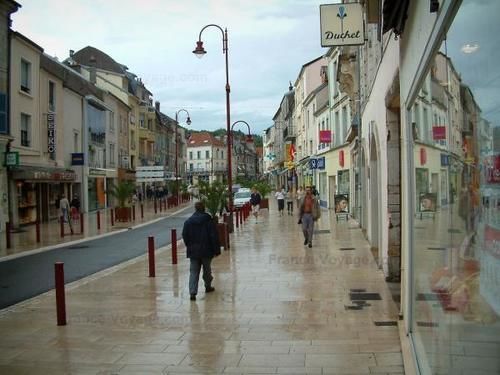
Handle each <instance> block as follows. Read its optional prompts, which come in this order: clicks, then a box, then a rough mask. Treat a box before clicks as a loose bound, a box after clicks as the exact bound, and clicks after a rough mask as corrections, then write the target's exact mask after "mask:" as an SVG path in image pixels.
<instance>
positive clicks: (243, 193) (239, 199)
mask: <svg viewBox="0 0 500 375" xmlns="http://www.w3.org/2000/svg"><path fill="white" fill-rule="evenodd" d="M251 195H252V192H251V191H250V189H240V190H239V191H238V192H237V193H235V194H234V199H233V206H234V207H237V208H238V207H241V206H243V205H244V204H245V203H247V202H250V196H251Z"/></svg>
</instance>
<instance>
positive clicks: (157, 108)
mask: <svg viewBox="0 0 500 375" xmlns="http://www.w3.org/2000/svg"><path fill="white" fill-rule="evenodd" d="M155 108H156V110H157V111H158V112H160V102H159V101H158V100H157V101H156V102H155Z"/></svg>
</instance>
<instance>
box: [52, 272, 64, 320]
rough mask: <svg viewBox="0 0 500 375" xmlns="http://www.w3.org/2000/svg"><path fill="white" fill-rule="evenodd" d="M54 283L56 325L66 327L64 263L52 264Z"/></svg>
mask: <svg viewBox="0 0 500 375" xmlns="http://www.w3.org/2000/svg"><path fill="white" fill-rule="evenodd" d="M54 271H55V281H56V310H57V325H58V326H65V325H66V296H65V291H64V263H63V262H56V263H55V264H54Z"/></svg>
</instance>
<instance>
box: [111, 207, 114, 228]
mask: <svg viewBox="0 0 500 375" xmlns="http://www.w3.org/2000/svg"><path fill="white" fill-rule="evenodd" d="M110 212H111V226H113V225H115V210H113V209H111V211H110Z"/></svg>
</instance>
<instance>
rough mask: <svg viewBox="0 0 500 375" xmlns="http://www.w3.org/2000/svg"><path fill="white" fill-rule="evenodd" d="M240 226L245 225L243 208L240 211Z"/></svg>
mask: <svg viewBox="0 0 500 375" xmlns="http://www.w3.org/2000/svg"><path fill="white" fill-rule="evenodd" d="M240 210H241V212H240V224H241V225H243V208H241V209H240Z"/></svg>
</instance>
